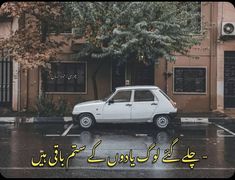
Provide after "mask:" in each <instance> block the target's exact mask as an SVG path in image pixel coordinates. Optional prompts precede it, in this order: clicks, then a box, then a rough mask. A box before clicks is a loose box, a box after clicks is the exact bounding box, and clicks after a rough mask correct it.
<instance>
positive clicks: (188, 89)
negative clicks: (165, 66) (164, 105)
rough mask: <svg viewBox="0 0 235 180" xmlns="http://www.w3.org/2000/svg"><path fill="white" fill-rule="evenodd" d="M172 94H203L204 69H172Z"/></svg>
mask: <svg viewBox="0 0 235 180" xmlns="http://www.w3.org/2000/svg"><path fill="white" fill-rule="evenodd" d="M174 92H183V93H205V92H206V68H188V67H186V68H182V67H175V68H174Z"/></svg>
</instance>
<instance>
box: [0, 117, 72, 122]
mask: <svg viewBox="0 0 235 180" xmlns="http://www.w3.org/2000/svg"><path fill="white" fill-rule="evenodd" d="M71 121H72V117H0V123H17V122H18V123H67V122H71Z"/></svg>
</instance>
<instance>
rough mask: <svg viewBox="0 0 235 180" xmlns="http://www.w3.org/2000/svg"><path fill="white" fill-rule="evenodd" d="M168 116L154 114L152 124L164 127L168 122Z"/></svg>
mask: <svg viewBox="0 0 235 180" xmlns="http://www.w3.org/2000/svg"><path fill="white" fill-rule="evenodd" d="M169 120H170V118H169V116H167V115H159V116H156V117H155V118H154V124H155V125H156V126H157V127H158V128H166V127H167V126H168V124H169Z"/></svg>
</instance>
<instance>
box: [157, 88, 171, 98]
mask: <svg viewBox="0 0 235 180" xmlns="http://www.w3.org/2000/svg"><path fill="white" fill-rule="evenodd" d="M159 91H160V93H162V94H163V95H164V96H165V97H166V98H167V99H168V100H169V101H172V100H171V99H170V98H169V97H168V96H167V95H166V94H165V93H164V92H163V91H162V90H159Z"/></svg>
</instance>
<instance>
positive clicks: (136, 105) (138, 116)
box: [131, 90, 158, 122]
mask: <svg viewBox="0 0 235 180" xmlns="http://www.w3.org/2000/svg"><path fill="white" fill-rule="evenodd" d="M157 105H158V100H157V98H156V97H155V96H154V95H153V93H152V92H151V91H150V90H135V91H134V99H133V103H132V111H131V120H132V122H147V121H148V120H151V119H152V117H153V113H154V112H155V111H156V109H157Z"/></svg>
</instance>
